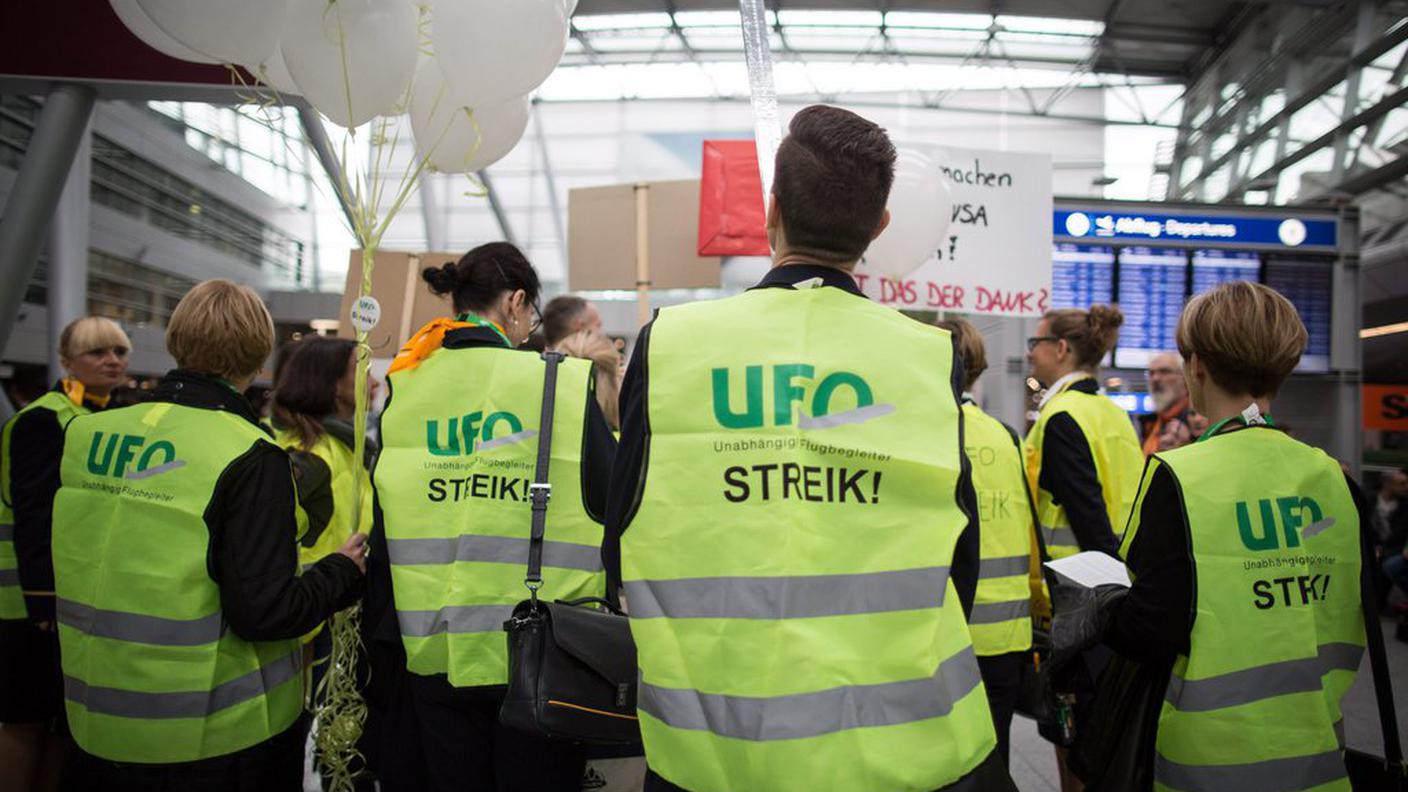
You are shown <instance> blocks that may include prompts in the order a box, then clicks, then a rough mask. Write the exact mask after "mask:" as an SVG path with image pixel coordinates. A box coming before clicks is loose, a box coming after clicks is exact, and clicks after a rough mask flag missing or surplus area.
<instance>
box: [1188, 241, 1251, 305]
mask: <svg viewBox="0 0 1408 792" xmlns="http://www.w3.org/2000/svg"><path fill="white" fill-rule="evenodd" d="M1260 275H1261V256H1260V255H1258V254H1256V253H1253V252H1251V251H1247V250H1195V251H1193V293H1194V294H1202V293H1203V292H1205V291H1207V290H1208V289H1211V288H1213V287H1215V286H1217V285H1218V284H1219V283H1226V282H1227V281H1234V280H1244V281H1251V282H1252V283H1256V282H1257V278H1258V277H1260Z"/></svg>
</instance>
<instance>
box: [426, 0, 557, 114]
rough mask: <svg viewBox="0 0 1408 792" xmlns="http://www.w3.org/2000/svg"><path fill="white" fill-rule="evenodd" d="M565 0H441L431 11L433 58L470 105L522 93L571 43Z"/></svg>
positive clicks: (549, 69)
mask: <svg viewBox="0 0 1408 792" xmlns="http://www.w3.org/2000/svg"><path fill="white" fill-rule="evenodd" d="M565 10H566V9H565V8H564V7H563V0H440V2H437V3H435V6H434V11H433V13H432V14H431V41H432V42H433V44H434V47H435V59H436V60H437V61H439V62H440V68H441V70H442V71H443V72H444V74H445V80H446V82H447V83H448V84H449V86H450V90H451V91H452V92H453V93H454V94H455V96H456V97H458V99H459V101H460V102H461V103H462V104H464V105H465V106H466V107H478V106H480V105H483V104H487V103H489V102H497V101H502V100H504V99H510V98H513V97H515V96H524V95H526V94H528V93H530V92H531V91H532V90H533V89H534V88H537V87H538V86H539V85H542V84H543V81H544V80H546V79H547V78H548V75H550V74H552V70H553V69H555V68H557V64H558V61H561V60H562V53H563V51H565V50H566V48H567V15H566V13H564V12H565Z"/></svg>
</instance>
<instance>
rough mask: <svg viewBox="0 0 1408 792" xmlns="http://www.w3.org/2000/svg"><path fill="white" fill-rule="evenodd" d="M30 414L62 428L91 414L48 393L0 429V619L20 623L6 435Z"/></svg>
mask: <svg viewBox="0 0 1408 792" xmlns="http://www.w3.org/2000/svg"><path fill="white" fill-rule="evenodd" d="M34 410H49V411H50V412H52V413H54V420H56V421H58V422H59V426H60V427H63V426H66V425H67V424H68V422H69V421H70V420H72V419H73V418H74V416H77V415H87V414H88V413H89V412H91V411H90V410H89V409H88V408H87V407H86V406H84V405H81V404H74V403H73V400H72V399H70V398H69V397H68V396H67V395H65V394H63V393H60V392H59V391H53V390H51V391H49V392H47V393H45V394H44V395H43V396H40V397H39V398H37V399H35V400H34V401H32V402H30V403H29V404H26V405H25V407H24V409H23V410H20V411H19V412H18V413H16V414H15V416H14V417H13V418H11V419H10V420H8V421H6V422H5V426H4V428H3V429H0V619H23V618H25V617H26V616H27V611H26V609H25V604H24V593H23V591H21V589H20V563H19V557H18V556H17V555H16V554H15V510H14V507H13V505H12V504H13V501H12V498H11V496H10V475H11V471H12V470H13V469H14V468H13V467H12V465H13V462H14V460H13V459H12V457H11V454H10V433H11V432H13V431H14V428H15V422H16V421H18V420H19V418H20V416H21V415H24V414H25V413H28V412H32V411H34Z"/></svg>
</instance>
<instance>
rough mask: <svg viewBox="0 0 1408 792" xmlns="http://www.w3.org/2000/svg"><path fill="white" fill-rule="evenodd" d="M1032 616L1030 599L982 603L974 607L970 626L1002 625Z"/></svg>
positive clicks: (969, 619)
mask: <svg viewBox="0 0 1408 792" xmlns="http://www.w3.org/2000/svg"><path fill="white" fill-rule="evenodd" d="M1031 615H1032V601H1031V600H1030V599H1019V600H1009V601H1007V602H980V603H977V604H975V605H974V606H973V615H971V616H969V617H968V623H969V624H1001V623H1002V622H1006V621H1012V620H1013V619H1029V618H1031Z"/></svg>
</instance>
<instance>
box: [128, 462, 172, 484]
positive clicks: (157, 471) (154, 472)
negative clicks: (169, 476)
mask: <svg viewBox="0 0 1408 792" xmlns="http://www.w3.org/2000/svg"><path fill="white" fill-rule="evenodd" d="M185 466H186V460H184V459H173V460H171V461H170V462H167V463H166V464H164V465H157V466H156V467H154V468H147V469H146V470H134V471H132V472H131V473H128V474H127V478H129V479H131V480H133V481H140V480H141V479H147V478H151V477H152V476H160V475H161V474H162V473H170V472H171V471H173V470H177V469H180V468H183V467H185Z"/></svg>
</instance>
